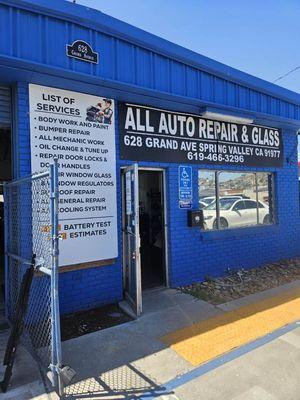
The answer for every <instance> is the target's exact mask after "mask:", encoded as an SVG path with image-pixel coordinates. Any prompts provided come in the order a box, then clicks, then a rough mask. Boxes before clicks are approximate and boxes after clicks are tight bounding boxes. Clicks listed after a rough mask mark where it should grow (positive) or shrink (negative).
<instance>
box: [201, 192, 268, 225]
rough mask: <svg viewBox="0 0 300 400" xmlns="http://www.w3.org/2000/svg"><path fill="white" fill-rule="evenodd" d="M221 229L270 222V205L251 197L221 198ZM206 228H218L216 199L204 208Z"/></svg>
mask: <svg viewBox="0 0 300 400" xmlns="http://www.w3.org/2000/svg"><path fill="white" fill-rule="evenodd" d="M219 210H220V223H219V229H226V228H239V227H244V226H251V225H257V224H270V222H271V221H270V215H269V206H268V205H267V204H265V203H263V202H261V201H259V202H258V207H257V202H256V201H255V200H251V199H249V200H248V199H238V200H237V199H236V198H224V197H223V198H220V200H219ZM203 216H204V229H218V226H217V218H216V201H214V202H212V203H211V204H209V205H208V206H207V207H205V208H204V209H203Z"/></svg>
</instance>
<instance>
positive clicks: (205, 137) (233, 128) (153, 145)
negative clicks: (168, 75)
mask: <svg viewBox="0 0 300 400" xmlns="http://www.w3.org/2000/svg"><path fill="white" fill-rule="evenodd" d="M119 124H120V136H121V137H120V151H121V158H123V159H126V160H132V161H140V160H141V161H142V160H143V161H146V160H147V161H165V162H176V163H189V164H190V163H194V164H228V165H248V166H255V167H263V166H264V167H280V166H282V162H283V145H282V135H281V131H280V130H279V129H276V128H269V127H265V126H258V125H249V124H237V123H234V122H225V121H217V120H212V119H207V118H202V117H201V116H197V115H193V114H183V113H178V112H173V111H167V110H162V109H158V108H151V107H146V106H142V105H141V106H140V105H134V104H124V103H123V104H120V109H119Z"/></svg>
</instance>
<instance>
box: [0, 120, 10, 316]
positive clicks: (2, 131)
mask: <svg viewBox="0 0 300 400" xmlns="http://www.w3.org/2000/svg"><path fill="white" fill-rule="evenodd" d="M10 179H11V136H10V129H7V128H1V126H0V308H1V307H2V306H3V303H4V198H3V182H5V181H9V180H10Z"/></svg>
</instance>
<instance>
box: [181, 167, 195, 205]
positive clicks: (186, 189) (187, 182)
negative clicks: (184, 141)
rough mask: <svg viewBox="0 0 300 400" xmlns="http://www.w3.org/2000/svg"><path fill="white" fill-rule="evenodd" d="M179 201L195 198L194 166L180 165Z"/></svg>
mask: <svg viewBox="0 0 300 400" xmlns="http://www.w3.org/2000/svg"><path fill="white" fill-rule="evenodd" d="M178 180H179V201H187V200H189V201H190V203H191V200H192V198H193V188H192V167H188V166H185V165H180V166H179V168H178Z"/></svg>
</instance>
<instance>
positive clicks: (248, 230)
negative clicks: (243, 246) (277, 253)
mask: <svg viewBox="0 0 300 400" xmlns="http://www.w3.org/2000/svg"><path fill="white" fill-rule="evenodd" d="M278 230H279V226H278V225H277V224H273V225H262V226H249V227H248V226H247V227H245V228H235V229H224V230H213V231H201V232H200V238H201V240H202V241H209V240H224V239H239V238H240V237H241V236H257V235H260V234H266V233H271V234H272V233H278Z"/></svg>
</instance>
